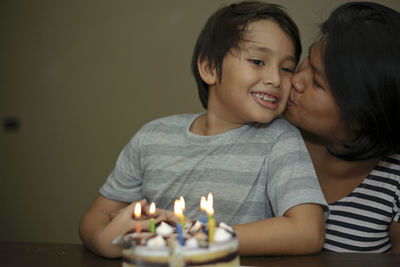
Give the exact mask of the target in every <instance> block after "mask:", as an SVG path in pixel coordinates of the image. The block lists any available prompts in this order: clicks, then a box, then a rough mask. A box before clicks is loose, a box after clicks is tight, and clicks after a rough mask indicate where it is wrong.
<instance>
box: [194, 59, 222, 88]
mask: <svg viewBox="0 0 400 267" xmlns="http://www.w3.org/2000/svg"><path fill="white" fill-rule="evenodd" d="M197 68H198V69H199V74H200V77H201V79H202V80H203V81H204V82H205V83H206V84H208V85H214V84H216V83H217V70H216V68H215V64H210V63H209V61H208V60H203V61H200V59H198V60H197Z"/></svg>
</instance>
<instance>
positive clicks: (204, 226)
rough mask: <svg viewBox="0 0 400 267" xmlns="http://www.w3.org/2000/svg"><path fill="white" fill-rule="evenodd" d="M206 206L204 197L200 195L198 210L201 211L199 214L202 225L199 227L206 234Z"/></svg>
mask: <svg viewBox="0 0 400 267" xmlns="http://www.w3.org/2000/svg"><path fill="white" fill-rule="evenodd" d="M206 206H207V200H206V197H205V196H202V197H201V199H200V210H201V212H202V215H201V224H202V227H201V228H202V230H203V233H205V234H207V231H206V224H207V218H206V216H205V211H206Z"/></svg>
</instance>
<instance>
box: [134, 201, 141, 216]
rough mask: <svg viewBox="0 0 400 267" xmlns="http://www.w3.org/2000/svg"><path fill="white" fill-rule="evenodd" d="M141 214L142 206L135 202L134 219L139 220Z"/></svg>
mask: <svg viewBox="0 0 400 267" xmlns="http://www.w3.org/2000/svg"><path fill="white" fill-rule="evenodd" d="M141 214H142V206H141V205H140V203H139V202H136V205H135V218H140V215H141Z"/></svg>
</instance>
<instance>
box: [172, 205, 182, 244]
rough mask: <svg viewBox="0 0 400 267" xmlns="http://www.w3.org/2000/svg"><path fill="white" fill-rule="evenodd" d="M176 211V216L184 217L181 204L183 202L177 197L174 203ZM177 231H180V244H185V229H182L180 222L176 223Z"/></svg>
mask: <svg viewBox="0 0 400 267" xmlns="http://www.w3.org/2000/svg"><path fill="white" fill-rule="evenodd" d="M174 213H175V216H177V217H178V218H182V214H183V211H182V206H181V202H180V201H179V200H178V199H176V200H175V203H174ZM176 231H177V232H178V240H179V244H181V246H183V229H182V224H181V223H180V222H178V223H177V225H176Z"/></svg>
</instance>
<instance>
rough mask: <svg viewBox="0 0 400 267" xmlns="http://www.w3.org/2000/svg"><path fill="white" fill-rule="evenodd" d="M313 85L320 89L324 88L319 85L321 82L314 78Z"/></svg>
mask: <svg viewBox="0 0 400 267" xmlns="http://www.w3.org/2000/svg"><path fill="white" fill-rule="evenodd" d="M313 84H314V85H315V86H316V87H318V88H322V86H321V84H319V82H317V80H315V78H313Z"/></svg>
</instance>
